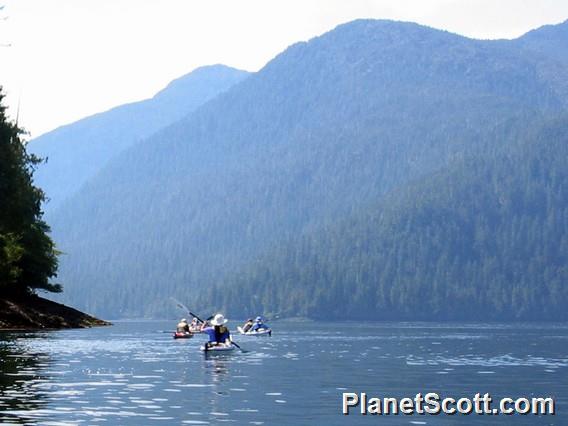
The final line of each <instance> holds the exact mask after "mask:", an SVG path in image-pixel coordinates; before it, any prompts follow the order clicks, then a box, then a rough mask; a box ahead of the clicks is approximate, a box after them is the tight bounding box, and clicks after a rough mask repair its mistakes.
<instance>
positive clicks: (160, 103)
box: [28, 65, 248, 212]
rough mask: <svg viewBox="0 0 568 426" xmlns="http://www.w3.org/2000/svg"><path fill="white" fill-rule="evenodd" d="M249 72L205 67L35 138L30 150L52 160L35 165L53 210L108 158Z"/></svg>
mask: <svg viewBox="0 0 568 426" xmlns="http://www.w3.org/2000/svg"><path fill="white" fill-rule="evenodd" d="M246 76H248V73H247V72H245V71H241V70H237V69H234V68H230V67H226V66H223V65H213V66H207V67H202V68H198V69H196V70H194V71H193V72H191V73H189V74H187V75H185V76H183V77H180V78H178V79H177V80H174V81H173V82H171V83H170V84H169V85H168V86H167V87H166V88H165V89H163V90H162V91H160V92H158V93H157V94H156V95H155V96H154V97H153V98H151V99H147V100H144V101H140V102H135V103H131V104H127V105H122V106H119V107H116V108H113V109H111V110H109V111H106V112H102V113H99V114H95V115H93V116H90V117H87V118H84V119H82V120H79V121H77V122H75V123H72V124H69V125H66V126H62V127H59V128H58V129H55V130H53V131H51V132H49V133H46V134H45V135H42V136H40V137H38V138H36V139H33V140H31V141H30V142H29V144H28V151H30V152H31V153H35V154H37V155H39V156H40V157H42V158H47V159H48V162H47V164H45V165H44V166H42V167H40V168H39V169H38V170H37V173H36V175H35V182H36V184H37V185H38V186H39V187H41V188H42V189H43V190H44V191H45V192H46V194H47V196H48V197H49V199H50V202H49V203H47V204H46V206H45V207H46V209H47V210H48V211H50V212H51V211H53V210H54V209H55V208H57V206H59V205H60V204H61V202H63V200H65V199H66V198H67V197H69V196H70V195H72V194H73V193H75V192H76V191H77V190H78V189H79V188H80V187H81V185H82V184H83V183H85V182H86V181H87V180H88V179H89V178H91V177H93V176H94V175H95V174H96V173H97V172H98V171H99V170H100V169H101V168H102V167H103V166H104V165H105V164H106V163H107V162H108V161H109V160H110V159H112V158H113V157H114V156H115V155H117V154H118V153H120V152H121V151H123V150H124V149H126V148H128V147H130V146H132V145H133V144H135V143H136V142H138V141H140V140H142V139H144V138H146V137H148V136H150V135H151V134H152V133H154V132H156V131H157V130H159V129H161V128H163V127H166V126H168V125H169V124H171V123H173V122H175V121H177V120H179V119H181V118H182V117H184V116H186V115H187V114H189V113H191V112H192V111H193V110H194V109H196V108H197V107H199V106H200V105H202V104H204V103H206V102H207V101H209V100H210V99H212V98H214V97H215V96H217V95H218V94H219V93H221V92H223V91H225V90H227V89H228V88H230V87H231V86H233V85H235V84H236V83H238V82H240V81H241V80H243V79H244V78H245V77H246Z"/></svg>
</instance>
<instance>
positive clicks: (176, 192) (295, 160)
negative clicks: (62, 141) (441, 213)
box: [52, 20, 568, 317]
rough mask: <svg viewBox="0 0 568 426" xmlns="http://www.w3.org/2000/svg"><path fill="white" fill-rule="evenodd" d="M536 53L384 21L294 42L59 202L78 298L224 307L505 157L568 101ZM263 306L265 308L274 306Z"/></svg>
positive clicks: (82, 302) (65, 266)
mask: <svg viewBox="0 0 568 426" xmlns="http://www.w3.org/2000/svg"><path fill="white" fill-rule="evenodd" d="M535 49H537V48H536V47H533V48H531V49H528V48H526V46H524V45H523V43H522V41H521V39H519V40H512V41H479V40H472V39H468V38H465V37H461V36H458V35H455V34H450V33H447V32H444V31H438V30H435V29H431V28H426V27H422V26H419V25H417V24H411V23H400V22H392V21H372V20H360V21H354V22H351V23H348V24H345V25H341V26H339V27H338V28H336V29H335V30H333V31H331V32H329V33H327V34H324V35H323V36H321V37H317V38H315V39H313V40H310V41H309V42H307V43H298V44H296V45H293V46H291V47H290V48H288V49H287V50H286V51H284V52H283V53H282V54H280V55H279V56H277V57H276V58H274V59H273V60H272V61H271V62H269V63H268V64H267V65H266V66H265V67H264V68H263V69H262V70H260V71H259V72H258V73H255V74H254V75H251V76H250V77H249V78H247V79H246V80H245V81H243V82H242V83H241V84H239V85H236V86H234V87H232V88H231V89H229V90H228V91H226V92H225V93H223V94H221V95H220V96H218V97H216V98H215V99H214V100H212V101H211V102H208V103H207V104H205V105H203V106H202V107H200V108H198V109H197V110H196V111H195V112H194V113H193V114H191V115H190V116H187V117H186V118H184V119H182V120H180V121H179V122H177V123H175V124H173V125H172V126H170V127H168V128H166V129H164V130H162V131H159V132H157V133H156V134H154V135H153V136H151V137H149V138H148V139H146V140H144V141H143V142H141V143H139V144H137V145H136V147H135V149H128V150H125V151H124V152H123V153H122V154H121V155H119V156H117V157H116V158H115V159H114V160H113V161H112V162H110V163H109V164H108V165H107V166H106V167H105V168H104V169H103V170H102V171H101V173H99V174H98V175H97V176H96V178H94V179H92V180H91V181H90V182H89V183H88V185H85V186H84V188H83V189H82V190H81V191H80V193H78V194H76V195H75V196H74V197H72V198H71V199H69V200H68V201H67V202H66V203H65V204H64V205H63V206H62V208H60V209H58V211H57V214H56V215H54V217H53V219H52V225H53V229H54V236H55V238H56V240H57V242H58V245H59V247H60V248H61V249H62V250H63V251H64V252H65V253H66V255H65V256H63V258H62V261H61V280H62V282H63V283H64V284H65V293H64V301H66V302H71V303H73V304H74V305H76V306H78V307H80V308H83V309H86V310H87V311H90V312H94V313H96V314H98V315H103V316H110V317H113V316H114V317H116V316H142V315H145V316H162V315H165V314H168V312H171V309H172V308H173V306H172V303H171V302H170V300H169V298H170V297H171V296H175V297H178V298H183V299H185V300H188V299H190V298H191V299H192V300H195V296H196V295H199V294H202V293H203V294H205V292H206V291H207V289H209V288H211V286H212V285H213V284H219V285H220V287H218V286H214V287H213V290H212V291H213V293H210V292H207V294H209V300H208V301H207V300H202V303H203V304H204V305H207V306H217V305H218V302H221V301H224V300H225V299H224V298H223V297H222V295H221V294H219V293H218V292H217V293H216V292H215V291H216V290H215V289H224V288H225V287H223V283H227V285H229V284H231V283H235V279H234V278H235V276H236V274H239V273H246V271H249V270H251V268H252V267H253V266H254V265H257V264H258V265H260V266H261V267H263V266H266V267H268V265H267V264H265V263H263V262H264V261H265V256H267V255H268V254H270V253H274V252H276V251H277V248H278V247H285V246H287V245H288V244H292V242H293V241H295V239H296V238H299V237H302V236H304V235H311V233H313V232H317V231H318V230H321V229H326V227H329V226H334V224H335V223H337V222H338V221H342V220H347V219H348V218H350V217H352V216H353V215H357V214H360V212H361V211H362V209H364V208H366V207H367V206H369V205H375V204H376V203H380V202H381V200H383V199H385V197H386V196H388V195H389V194H392V193H393V192H396V191H397V190H398V189H399V188H405V187H406V185H408V184H410V183H411V182H415V181H420V180H423V179H427V178H429V177H430V176H431V175H433V174H435V173H438V172H440V171H442V170H446V169H447V168H450V167H452V166H454V165H459V164H465V163H464V162H465V161H466V159H468V158H472V157H476V156H478V155H479V154H481V153H483V154H484V155H489V156H491V155H497V153H500V152H503V150H505V152H506V150H507V149H508V147H513V146H516V144H517V141H518V140H519V139H520V138H521V137H522V136H523V135H524V134H525V133H526V132H527V131H529V130H531V129H532V128H534V127H535V126H537V125H540V123H541V122H542V121H543V120H545V119H547V118H548V117H552V116H555V115H557V114H560V113H561V112H562V111H563V110H564V109H565V107H566V104H567V102H568V97H566V96H564V94H563V90H562V87H561V85H562V84H561V83H562V82H561V81H560V80H561V79H558V78H556V75H551V74H549V73H543V72H542V70H543V69H545V68H546V66H547V64H554V66H555V67H557V68H556V69H557V71H558V72H562V73H564V74H561V75H566V68H562V66H561V64H559V62H558V60H557V59H556V58H555V57H554V58H551V57H549V56H547V54H546V51H545V49H543V48H541V49H540V50H539V51H538V53H535V51H536V50H535ZM320 248H322V249H324V250H325V249H326V247H325V246H323V247H321V246H320ZM299 253H300V254H301V253H302V251H300V252H299ZM299 256H300V255H299ZM300 261H301V256H300V259H298V262H300ZM276 262H278V261H276ZM349 267H350V266H349V265H348V264H344V263H341V264H339V265H337V268H349ZM253 269H254V268H253ZM243 271H245V272H243ZM269 276H270V275H269V271H268V270H267V275H266V277H269ZM237 284H238V285H241V284H242V283H235V285H237ZM288 296H289V295H287V296H286V297H288ZM348 296H349V295H348ZM275 297H276V296H275ZM239 300H241V299H239ZM263 300H264V301H263V304H262V305H261V306H258V307H257V309H258V311H260V310H265V311H273V312H274V310H273V308H272V307H271V303H272V301H271V299H270V298H269V299H263ZM274 303H276V300H275V301H274ZM245 306H248V305H246V304H243V305H241V308H244V307H245ZM234 309H235V311H234V312H237V311H238V309H239V308H238V307H236V306H235V307H234ZM238 312H241V311H238ZM298 312H299V311H298ZM289 313H290V314H293V313H294V312H289Z"/></svg>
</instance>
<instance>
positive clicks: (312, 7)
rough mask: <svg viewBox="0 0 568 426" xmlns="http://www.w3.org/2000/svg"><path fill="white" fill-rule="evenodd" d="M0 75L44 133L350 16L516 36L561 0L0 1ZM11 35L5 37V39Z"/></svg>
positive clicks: (241, 63) (24, 118) (11, 97)
mask: <svg viewBox="0 0 568 426" xmlns="http://www.w3.org/2000/svg"><path fill="white" fill-rule="evenodd" d="M0 5H4V6H5V7H4V9H3V10H1V11H0V45H2V46H3V47H0V85H2V86H4V90H5V92H6V93H7V100H6V103H7V104H8V106H9V108H10V113H11V116H12V117H15V115H16V106H17V104H18V100H20V117H19V120H20V124H22V125H23V126H24V127H25V128H26V129H27V130H29V131H30V132H31V136H32V137H37V136H39V135H40V134H42V133H43V132H46V131H48V130H51V129H53V128H55V127H58V126H60V125H62V124H66V123H69V122H72V121H75V120H77V119H79V118H82V117H84V116H87V115H90V114H93V113H96V112H99V111H103V110H106V109H108V108H110V107H113V106H116V105H119V104H122V103H126V102H130V101H135V100H140V99H144V98H148V97H151V96H152V95H153V94H154V93H155V92H157V91H158V90H160V89H161V88H162V87H164V86H165V85H166V84H167V83H168V82H169V81H171V80H172V79H174V78H176V77H179V76H181V75H183V74H185V73H187V72H189V71H191V70H193V69H194V68H196V67H198V66H201V65H207V64H214V63H223V64H226V65H230V66H233V67H237V68H241V69H246V70H250V71H256V70H258V69H260V68H261V67H262V66H263V65H264V64H265V63H266V62H267V61H269V60H270V59H271V58H273V57H274V56H275V55H276V54H278V53H279V52H280V51H282V50H283V49H285V48H286V47H287V46H289V45H290V44H292V43H294V42H297V41H300V40H308V39H310V38H312V37H314V36H317V35H320V34H322V33H324V32H326V31H328V30H330V29H332V28H334V27H335V26H336V25H338V24H340V23H343V22H347V21H350V20H353V19H356V18H384V19H395V20H404V21H414V22H418V23H420V24H425V25H428V26H432V27H435V28H440V29H446V30H449V31H452V32H456V33H459V34H463V35H467V36H470V37H476V38H514V37H517V36H519V35H521V34H523V33H525V32H527V31H529V30H531V29H533V28H537V27H539V26H541V25H545V24H555V23H559V22H563V21H565V20H566V19H568V0H281V1H280V0H279V1H273V0H202V1H197V0H161V1H158V0H0ZM7 44H9V45H11V46H10V47H5V46H4V45H7Z"/></svg>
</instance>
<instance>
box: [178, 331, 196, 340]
mask: <svg viewBox="0 0 568 426" xmlns="http://www.w3.org/2000/svg"><path fill="white" fill-rule="evenodd" d="M190 337H193V333H190V332H189V331H181V332H180V331H176V332H174V339H189V338H190Z"/></svg>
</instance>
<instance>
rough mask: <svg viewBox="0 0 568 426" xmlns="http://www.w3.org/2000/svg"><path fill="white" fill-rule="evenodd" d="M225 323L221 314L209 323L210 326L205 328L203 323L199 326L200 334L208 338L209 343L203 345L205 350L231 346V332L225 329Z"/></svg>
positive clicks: (225, 320)
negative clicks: (213, 347) (216, 346)
mask: <svg viewBox="0 0 568 426" xmlns="http://www.w3.org/2000/svg"><path fill="white" fill-rule="evenodd" d="M227 322H228V320H227V319H226V318H225V317H224V316H223V315H222V314H217V315H215V316H214V317H213V319H212V320H211V321H210V323H211V326H207V325H206V324H205V323H204V324H203V325H202V326H201V332H202V333H205V334H207V335H208V336H209V341H208V342H207V343H206V344H205V347H206V348H210V347H211V346H215V345H223V344H224V345H230V344H231V332H230V331H229V329H228V328H227V327H225V324H227Z"/></svg>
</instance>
